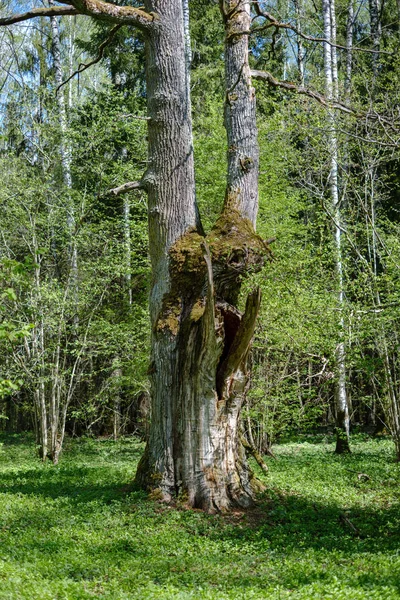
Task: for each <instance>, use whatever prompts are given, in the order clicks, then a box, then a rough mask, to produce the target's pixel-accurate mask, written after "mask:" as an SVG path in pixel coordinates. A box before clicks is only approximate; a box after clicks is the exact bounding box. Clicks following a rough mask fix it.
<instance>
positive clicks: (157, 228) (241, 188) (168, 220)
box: [136, 0, 265, 511]
mask: <svg viewBox="0 0 400 600" xmlns="http://www.w3.org/2000/svg"><path fill="white" fill-rule="evenodd" d="M232 5H233V3H232ZM235 5H237V3H236V2H235ZM239 5H240V6H239V7H238V10H237V11H236V12H235V13H234V14H233V16H232V17H229V16H228V17H227V16H226V15H225V23H226V30H227V33H228V36H227V45H226V60H227V70H226V77H227V103H226V104H227V108H226V125H227V134H228V140H229V145H230V152H229V175H228V184H227V193H226V199H225V205H224V209H223V212H222V214H221V216H220V218H219V219H218V221H217V223H216V225H215V227H214V229H213V230H212V231H211V233H210V234H209V235H208V236H207V237H206V238H205V237H204V235H203V230H202V227H201V224H200V222H199V218H198V213H197V207H196V202H195V193H194V175H193V173H194V171H193V147H192V139H191V116H190V101H189V98H188V94H187V89H188V88H187V81H188V77H187V73H186V71H187V65H188V62H187V50H186V49H187V45H186V44H185V39H186V40H187V37H186V36H185V29H184V19H183V13H182V0H173V1H171V0H170V1H169V2H167V1H166V0H158V1H154V2H147V5H146V9H147V10H149V11H150V10H153V11H157V13H158V14H159V15H160V23H159V27H158V29H157V31H156V32H155V33H153V34H151V41H150V42H148V44H147V60H148V63H147V73H148V106H149V117H150V120H149V159H150V167H149V170H148V172H147V173H146V175H145V176H144V178H143V182H144V185H145V186H146V187H147V191H148V194H149V232H150V254H151V260H152V268H153V283H152V291H151V299H150V303H151V306H150V312H151V319H152V330H153V334H152V336H153V339H152V362H151V367H150V372H151V379H152V410H151V414H152V420H151V425H150V436H149V443H148V445H147V448H146V451H145V454H144V456H143V458H142V461H141V463H140V465H139V468H138V472H137V476H136V480H137V482H138V483H139V484H140V485H142V486H144V487H146V488H150V489H153V490H155V491H156V493H157V494H158V495H159V497H160V498H162V499H164V500H166V501H170V500H171V499H172V498H173V497H174V496H177V495H178V496H180V497H181V499H183V500H184V501H185V502H187V504H188V505H190V506H195V507H200V508H203V509H205V510H208V511H215V510H226V509H229V508H230V507H231V506H232V505H241V506H248V505H249V504H250V503H251V502H252V501H253V497H254V493H255V489H256V488H257V484H256V482H255V480H254V478H253V477H252V473H251V472H250V470H249V469H248V467H247V462H246V456H245V450H244V448H243V445H242V442H241V439H240V437H241V434H240V427H239V416H240V410H241V407H242V404H243V398H244V391H245V389H246V387H247V373H246V356H247V353H248V348H249V344H250V342H251V337H252V334H253V331H254V326H255V322H256V316H257V313H258V308H259V303H260V295H259V292H258V291H256V292H254V293H253V294H251V295H250V296H249V299H248V301H247V306H246V311H245V314H244V315H241V313H240V312H239V311H238V310H237V309H236V308H235V307H234V306H233V305H232V302H233V300H234V299H235V298H236V296H237V294H238V289H239V286H240V284H239V283H238V272H239V273H240V272H243V271H245V270H246V268H248V262H249V261H250V260H252V261H253V262H254V263H257V261H260V254H261V251H260V248H261V247H263V250H264V251H265V247H264V244H263V242H262V240H261V239H260V238H258V237H257V236H256V234H255V232H254V228H253V225H252V223H253V222H255V218H256V212H257V196H258V194H257V175H258V148H257V143H256V128H255V101H254V91H253V89H252V87H251V82H250V72H249V66H248V56H247V35H246V34H244V33H243V31H247V30H248V28H249V20H250V13H249V4H248V2H247V1H243V2H240V3H239ZM230 31H231V32H233V35H232V36H231V37H230V36H229V32H230ZM252 246H256V247H257V249H258V252H255V253H254V254H253V253H252V251H251V248H252ZM246 249H247V251H246Z"/></svg>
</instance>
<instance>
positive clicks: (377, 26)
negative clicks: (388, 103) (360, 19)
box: [369, 0, 382, 79]
mask: <svg viewBox="0 0 400 600" xmlns="http://www.w3.org/2000/svg"><path fill="white" fill-rule="evenodd" d="M369 15H370V24H371V38H372V48H373V50H376V53H375V54H373V55H372V71H373V74H374V79H375V77H376V76H377V74H378V67H379V53H378V51H379V49H380V44H381V36H382V26H381V19H380V2H379V0H369Z"/></svg>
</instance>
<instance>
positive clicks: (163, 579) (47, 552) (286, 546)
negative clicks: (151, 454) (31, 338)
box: [0, 436, 400, 600]
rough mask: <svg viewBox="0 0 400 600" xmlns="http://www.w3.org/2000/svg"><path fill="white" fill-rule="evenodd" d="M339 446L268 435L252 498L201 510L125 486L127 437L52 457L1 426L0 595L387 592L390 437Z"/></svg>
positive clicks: (394, 577)
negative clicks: (224, 512) (265, 470)
mask: <svg viewBox="0 0 400 600" xmlns="http://www.w3.org/2000/svg"><path fill="white" fill-rule="evenodd" d="M307 440H309V441H307ZM352 447H353V453H352V454H351V455H350V456H344V457H343V456H342V457H338V456H336V455H335V454H334V453H333V444H332V443H331V441H330V439H329V438H326V439H324V438H321V437H320V438H318V439H314V438H306V437H303V438H302V439H299V440H297V441H291V442H290V443H285V444H282V445H279V446H276V447H275V448H274V452H275V454H276V457H277V460H275V461H274V460H270V461H269V463H268V464H269V468H270V471H269V474H268V476H267V477H265V476H263V475H261V474H260V477H265V480H266V483H267V492H266V493H265V495H264V496H263V497H262V498H261V500H260V504H259V506H258V507H257V508H256V509H254V510H252V511H250V512H249V513H242V512H234V513H232V514H230V515H228V516H210V515H205V514H203V513H201V512H198V511H194V510H186V509H184V507H179V506H178V507H177V508H176V507H175V508H170V507H167V506H163V505H160V504H158V503H157V502H153V501H150V500H149V499H148V498H146V496H145V495H144V494H143V493H141V492H138V491H135V490H134V489H133V488H132V486H131V482H132V479H133V476H134V472H135V466H136V464H137V461H138V459H139V457H140V454H141V452H142V446H141V445H140V444H139V443H138V442H136V441H135V440H134V439H132V438H125V439H122V440H121V441H119V442H117V443H114V442H112V441H110V440H90V439H86V440H74V441H71V440H70V441H68V443H67V447H66V451H65V453H64V455H63V456H62V459H61V461H60V464H59V465H58V466H56V467H54V466H52V465H50V464H49V465H42V464H40V463H39V462H38V461H37V460H36V459H35V458H34V456H33V452H32V439H31V438H29V437H23V436H0V599H7V600H14V599H15V600H25V599H29V600H34V599H40V600H55V599H60V600H61V599H88V598H100V599H101V598H104V599H105V598H107V599H118V600H119V599H121V600H122V599H139V598H140V599H165V600H172V599H174V600H175V599H186V598H195V599H199V600H201V599H215V600H225V599H232V600H239V599H244V600H247V599H267V600H270V599H271V600H275V599H276V600H277V599H282V598H293V599H298V600H310V599H323V600H328V599H334V600H341V599H346V600H353V599H354V600H356V599H361V598H362V599H364V598H365V599H376V600H378V599H379V600H395V599H398V598H400V533H399V531H400V528H399V525H400V506H399V500H400V488H399V483H400V466H399V464H397V463H395V462H394V459H393V450H392V444H391V442H390V441H389V440H386V439H382V440H372V439H368V438H363V437H359V438H357V439H356V440H353V446H352Z"/></svg>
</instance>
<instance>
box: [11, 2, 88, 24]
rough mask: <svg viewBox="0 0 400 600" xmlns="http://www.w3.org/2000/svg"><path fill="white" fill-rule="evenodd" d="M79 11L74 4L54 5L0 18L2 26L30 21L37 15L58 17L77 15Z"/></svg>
mask: <svg viewBox="0 0 400 600" xmlns="http://www.w3.org/2000/svg"><path fill="white" fill-rule="evenodd" d="M77 14H78V11H77V9H76V8H74V7H73V6H53V7H51V8H33V9H32V10H28V11H27V12H26V13H21V14H19V15H10V16H9V17H1V18H0V26H4V25H13V24H14V23H20V22H21V21H28V20H29V19H34V18H35V17H58V16H63V15H77Z"/></svg>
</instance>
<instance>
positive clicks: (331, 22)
mask: <svg viewBox="0 0 400 600" xmlns="http://www.w3.org/2000/svg"><path fill="white" fill-rule="evenodd" d="M322 8H323V18H324V38H325V39H326V40H328V41H331V42H332V43H333V44H335V43H336V17H335V5H334V0H323V2H322ZM324 72H325V90H326V96H327V98H328V99H337V95H338V77H337V59H336V48H335V47H334V46H331V44H328V43H324ZM328 127H329V131H328V146H329V152H330V163H331V166H330V174H329V179H330V194H331V203H332V215H333V220H334V224H333V235H334V248H335V268H336V277H337V285H338V289H339V291H338V307H339V311H340V315H341V316H340V319H339V323H338V325H339V334H338V335H339V341H338V344H337V346H336V369H337V381H336V391H335V405H336V431H337V442H336V452H337V453H342V452H346V451H349V427H350V423H349V411H348V402H347V394H346V348H345V343H344V340H343V335H344V318H343V308H344V291H343V263H342V239H341V235H342V232H341V212H340V205H339V179H338V143H337V136H336V126H335V119H334V115H333V113H332V111H329V112H328Z"/></svg>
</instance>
